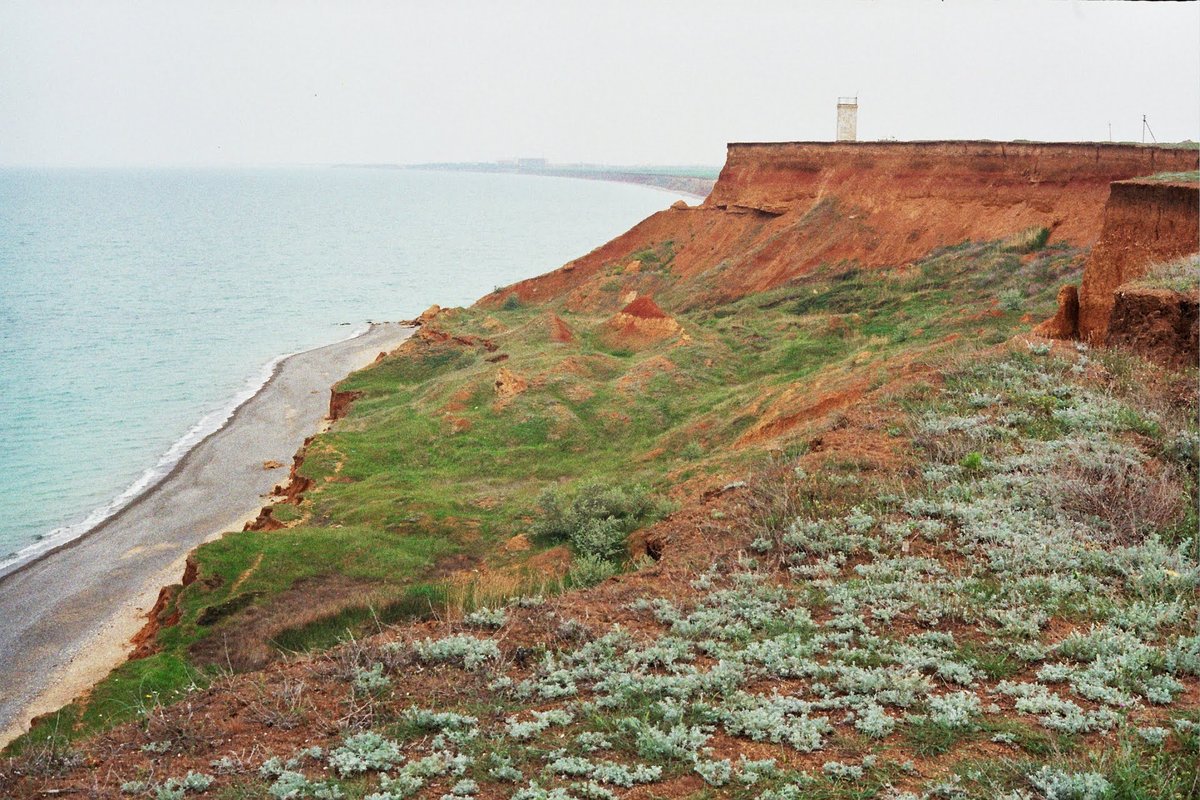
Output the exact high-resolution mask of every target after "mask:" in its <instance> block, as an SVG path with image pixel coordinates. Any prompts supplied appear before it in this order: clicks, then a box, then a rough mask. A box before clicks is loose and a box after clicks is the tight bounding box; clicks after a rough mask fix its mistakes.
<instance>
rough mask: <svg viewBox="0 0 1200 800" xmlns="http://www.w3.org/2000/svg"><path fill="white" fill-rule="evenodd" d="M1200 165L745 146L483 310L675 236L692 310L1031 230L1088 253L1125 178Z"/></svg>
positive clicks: (584, 297)
mask: <svg viewBox="0 0 1200 800" xmlns="http://www.w3.org/2000/svg"><path fill="white" fill-rule="evenodd" d="M1198 163H1200V153H1197V151H1195V150H1184V149H1170V148H1159V147H1147V146H1140V145H1112V144H1014V143H999V142H905V143H900V142H897V143H837V144H835V143H785V144H732V145H730V146H729V153H728V159H727V161H726V164H725V168H724V169H723V170H722V171H721V177H720V179H719V180H718V181H717V184H716V187H715V188H714V189H713V192H712V194H711V195H709V197H708V199H707V200H706V201H705V202H704V203H703V204H702V205H700V206H697V207H690V208H670V209H667V210H665V211H661V212H659V213H657V214H654V215H653V216H651V217H649V218H647V219H645V220H643V221H642V222H641V223H639V224H638V225H636V226H634V227H633V228H632V229H631V230H629V231H628V232H626V233H624V234H622V235H621V236H618V237H617V238H616V239H614V240H612V241H611V242H609V243H607V244H605V245H604V246H602V247H599V248H597V249H596V250H593V251H592V252H591V253H589V254H587V255H586V256H584V257H582V258H579V259H576V260H575V261H573V262H571V263H570V264H568V265H566V266H565V267H563V268H561V269H559V270H555V271H554V272H551V273H548V274H546V275H543V276H541V277H538V278H532V279H530V280H526V281H521V282H519V283H516V284H513V285H512V286H511V287H508V288H507V289H505V290H504V291H501V292H497V293H495V294H493V295H490V296H489V297H487V298H484V299H483V300H481V301H480V304H481V305H484V306H487V305H495V304H498V303H500V302H502V301H503V299H504V298H506V297H508V296H509V295H510V294H516V295H517V296H518V297H519V298H520V300H521V301H522V302H527V303H538V302H545V301H548V300H550V299H554V298H559V297H564V296H567V295H569V294H571V293H572V292H573V291H574V290H576V289H581V287H584V286H585V285H589V284H591V283H593V282H594V281H596V280H599V279H602V278H603V276H604V275H605V274H606V271H607V270H608V269H609V268H610V267H615V266H618V265H623V264H624V263H625V261H626V259H627V257H628V255H629V254H630V253H633V252H636V251H638V250H641V249H644V248H647V247H652V246H655V245H657V244H659V243H661V242H665V241H673V242H674V245H675V257H674V260H673V261H672V264H671V273H672V276H673V277H674V278H675V279H676V282H677V283H676V285H677V288H678V289H679V290H680V291H679V294H680V295H681V296H682V297H684V298H686V303H685V305H686V307H687V308H692V307H698V306H703V305H706V304H710V303H713V302H719V301H722V300H728V299H733V298H737V297H741V296H743V295H745V294H748V293H750V292H755V291H762V290H765V289H770V288H773V287H775V286H778V285H780V284H782V283H785V282H786V281H788V280H790V279H792V278H794V277H796V276H798V275H802V274H804V273H806V272H808V271H810V270H811V269H812V268H814V267H815V266H817V265H819V264H821V263H833V262H837V261H840V260H851V261H856V262H858V263H859V264H860V265H862V266H864V267H879V266H889V265H902V264H906V263H908V262H911V261H912V260H914V259H916V258H919V257H921V256H923V255H925V254H926V253H928V252H930V251H931V250H934V249H936V248H937V247H941V246H946V245H952V244H958V243H960V242H963V241H966V240H975V241H981V240H990V239H999V238H1005V237H1007V236H1011V235H1014V234H1019V233H1020V232H1022V231H1026V230H1029V229H1031V228H1040V227H1045V228H1049V229H1050V230H1051V232H1052V236H1051V238H1052V240H1058V241H1066V242H1070V243H1072V244H1075V245H1083V246H1088V245H1091V244H1093V243H1094V242H1095V241H1096V240H1097V238H1099V236H1100V230H1101V227H1102V223H1103V219H1104V206H1105V201H1106V199H1107V198H1108V192H1109V184H1110V183H1111V182H1112V181H1114V180H1121V179H1126V178H1133V177H1136V176H1139V175H1148V174H1152V173H1154V172H1161V171H1186V170H1194V169H1196V168H1197V166H1198ZM640 277H643V276H626V280H629V279H632V278H640ZM602 294H603V293H594V292H582V291H580V292H579V293H578V298H576V297H574V296H573V297H572V298H571V299H570V300H569V301H568V306H569V307H572V308H579V309H585V308H586V306H585V305H582V304H583V303H586V302H591V303H596V302H597V300H596V298H597V297H600V296H602Z"/></svg>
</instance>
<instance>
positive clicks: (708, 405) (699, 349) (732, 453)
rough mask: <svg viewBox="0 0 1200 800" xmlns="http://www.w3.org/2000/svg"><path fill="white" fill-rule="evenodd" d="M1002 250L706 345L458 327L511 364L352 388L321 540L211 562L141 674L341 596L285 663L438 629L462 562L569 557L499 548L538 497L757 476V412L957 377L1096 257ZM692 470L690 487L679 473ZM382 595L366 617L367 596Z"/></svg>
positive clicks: (530, 328)
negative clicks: (556, 491) (385, 628)
mask: <svg viewBox="0 0 1200 800" xmlns="http://www.w3.org/2000/svg"><path fill="white" fill-rule="evenodd" d="M1005 247H1006V246H1005V244H1004V243H1003V242H992V243H964V244H963V245H960V246H957V247H954V248H947V249H944V250H943V251H940V252H938V253H936V254H934V255H932V256H931V257H929V258H927V259H925V260H923V261H921V262H919V263H917V264H916V265H914V266H913V267H911V268H908V269H906V270H904V271H902V272H899V273H897V272H894V271H887V270H870V271H868V270H858V269H856V268H854V267H853V266H852V265H851V266H849V267H848V266H847V265H844V264H843V265H835V266H830V267H827V268H824V269H821V270H818V271H816V272H814V273H813V274H811V275H807V276H805V277H803V278H800V279H797V280H796V281H794V282H792V283H790V284H787V285H785V286H782V287H779V288H777V289H774V290H771V291H768V292H763V293H760V294H756V295H751V296H748V297H745V298H742V299H740V300H738V301H736V302H733V303H729V304H726V305H723V306H719V307H718V308H716V309H697V310H695V311H693V312H690V313H684V314H680V315H679V321H680V322H681V323H682V325H683V326H684V328H685V330H686V331H687V332H688V334H689V336H690V337H691V341H690V343H689V344H688V345H687V346H683V347H675V346H672V345H673V343H672V342H666V343H663V344H661V345H657V346H652V347H649V348H644V349H635V348H632V347H626V346H624V345H622V344H620V343H614V342H611V341H608V340H606V339H605V337H604V336H603V335H601V333H600V332H601V331H602V330H603V328H602V323H603V321H604V319H605V316H604V315H600V314H597V315H589V314H586V313H584V312H575V313H571V312H568V311H566V310H565V309H557V310H558V311H559V313H561V314H563V315H564V317H566V318H568V319H569V321H570V324H571V326H572V328H573V329H574V330H575V331H576V333H577V337H578V338H577V341H576V343H574V344H571V345H561V344H556V343H552V342H551V341H550V340H549V337H548V335H547V333H546V326H545V321H544V310H543V309H540V308H529V307H517V308H501V309H492V310H488V311H483V310H477V309H467V310H461V311H456V312H454V314H453V315H452V316H451V317H449V318H447V319H446V321H443V322H441V323H440V324H441V325H443V326H444V327H445V328H446V330H447V331H449V332H451V333H453V334H454V335H457V336H460V337H480V338H486V339H488V340H490V341H492V342H493V343H494V348H495V350H494V351H493V350H488V349H486V348H484V347H481V346H463V345H460V344H455V343H447V342H440V343H439V342H433V343H428V344H424V345H423V346H420V347H413V348H410V351H409V353H408V354H405V355H398V356H392V357H389V358H386V359H384V360H383V361H382V362H380V363H379V364H377V365H375V366H374V367H372V368H369V369H366V370H363V371H361V372H358V373H355V374H354V375H352V376H351V377H350V378H348V379H347V380H346V381H344V382H342V384H341V385H340V386H339V388H340V389H342V390H344V391H355V392H359V393H361V397H360V399H358V400H357V401H356V402H355V404H354V405H353V406H352V408H351V411H350V413H349V415H348V416H347V417H346V418H345V419H343V420H341V421H339V423H338V424H337V425H336V426H335V427H334V428H333V430H332V431H330V432H328V433H325V434H322V435H320V436H318V437H317V438H316V439H315V441H314V442H313V443H312V445H311V446H310V447H309V449H308V452H307V456H306V459H305V461H304V463H303V465H302V466H301V467H300V469H299V473H300V474H301V475H303V476H304V477H306V478H309V479H311V480H312V481H313V483H314V486H315V487H316V488H315V489H314V490H311V491H309V492H308V493H307V494H306V495H305V497H304V499H303V502H302V504H301V505H300V506H298V507H293V506H277V507H276V511H275V512H274V514H275V516H276V519H279V520H281V521H285V522H294V521H298V520H301V519H302V520H303V524H301V525H298V526H297V527H293V528H289V529H286V530H281V531H273V532H252V531H247V532H236V533H231V534H227V535H226V536H225V537H223V538H221V539H219V540H217V541H214V542H211V543H209V544H206V545H204V546H202V547H200V548H199V549H198V550H197V551H196V552H195V560H196V563H197V566H198V574H197V580H196V581H195V582H194V583H192V584H191V585H189V586H188V587H186V588H185V589H184V590H183V591H181V592H180V593H179V595H178V598H177V601H176V606H177V610H178V611H179V612H180V614H181V619H180V622H179V623H178V624H176V625H174V626H171V627H168V628H166V629H164V630H162V631H161V632H160V634H159V637H158V644H159V646H160V647H161V648H162V653H160V654H159V655H158V656H155V657H154V658H153V659H148V660H145V661H143V662H134V665H126V667H123V668H122V669H123V670H132V671H136V672H137V673H138V676H139V680H143V681H144V682H149V683H152V684H153V685H154V686H155V687H156V688H157V689H158V691H159V697H160V698H162V699H164V700H168V699H172V698H174V697H176V696H179V695H177V694H176V692H177V691H179V692H183V691H186V687H187V686H189V685H191V684H192V683H194V682H196V681H197V680H198V678H197V676H196V673H197V672H198V671H197V670H195V669H193V668H189V667H187V665H188V664H189V663H190V662H191V660H192V658H193V656H192V654H193V653H195V652H198V651H197V649H196V648H198V647H199V648H202V646H203V643H204V642H206V641H207V642H212V641H214V640H215V639H214V637H223V636H226V635H227V634H230V633H237V632H239V631H240V630H241V628H242V626H243V625H244V624H245V623H244V620H245V619H246V618H247V615H249V614H251V613H257V614H266V615H267V616H270V614H271V613H273V612H272V610H273V609H279V610H280V611H279V613H280V614H282V612H284V611H287V610H288V609H289V608H290V607H291V606H290V605H287V604H303V601H304V599H305V597H306V596H307V593H309V592H317V593H319V592H320V591H321V587H322V586H329V585H332V586H338V585H341V586H345V587H351V588H347V589H346V590H345V591H346V594H347V596H346V597H345V599H344V602H341V603H340V604H339V603H333V604H331V605H330V606H329V611H328V612H327V613H324V612H323V614H322V615H320V616H318V617H317V618H305V619H303V620H302V621H301V622H300V623H297V624H296V625H292V626H286V627H279V628H277V629H275V630H274V631H273V632H272V634H271V636H272V639H273V644H274V646H275V647H276V648H280V649H285V650H307V649H312V648H320V647H325V646H328V645H331V644H333V643H335V642H336V641H338V639H339V638H341V637H342V636H344V635H345V634H346V633H347V632H350V633H355V634H358V633H363V632H369V631H371V630H374V629H375V626H377V625H378V624H380V623H390V622H398V621H402V620H404V619H409V618H414V617H420V616H422V615H424V614H427V613H429V607H430V605H431V604H433V605H437V604H438V603H440V602H445V599H446V597H447V595H446V593H445V591H444V588H439V587H442V584H441V583H440V582H439V578H438V569H439V564H442V563H444V562H445V560H446V559H449V558H456V559H459V562H458V563H462V564H464V565H466V564H473V563H476V562H480V561H482V562H484V563H492V564H493V565H494V566H495V567H497V568H501V569H507V570H517V571H519V570H520V569H522V566H521V565H522V564H523V563H524V562H523V559H526V558H528V557H530V556H535V555H536V554H537V552H538V551H539V549H542V548H544V547H548V546H550V545H551V544H552V543H549V542H544V543H535V548H534V550H533V551H531V552H529V553H526V554H516V555H511V554H505V553H504V551H503V549H502V547H501V545H502V544H503V543H504V542H505V541H506V540H507V539H508V538H509V537H512V536H514V535H516V534H521V533H526V532H528V528H529V522H530V520H531V518H532V515H533V514H534V513H535V508H536V499H537V497H538V495H539V494H540V493H541V492H542V491H543V490H544V489H545V488H546V487H548V486H551V485H555V484H565V485H575V484H578V483H580V482H581V481H583V480H584V479H585V478H586V479H594V480H600V481H607V482H610V483H613V484H617V485H626V486H629V485H633V484H638V483H640V484H643V485H645V486H646V487H647V488H648V489H649V490H650V491H652V492H654V493H657V494H659V495H666V494H668V493H669V492H670V491H671V489H672V488H673V487H674V486H675V485H676V483H677V482H678V481H680V480H687V479H688V478H689V477H692V476H702V475H706V474H712V473H723V474H728V473H730V472H733V473H738V472H742V473H744V472H746V471H747V470H748V469H749V466H750V465H751V464H752V463H754V462H755V461H756V460H757V459H758V458H759V457H760V454H759V451H757V450H755V449H754V448H735V447H732V446H731V445H733V443H734V442H736V441H737V440H738V439H739V437H741V436H742V435H743V434H744V433H745V432H746V430H747V429H748V428H749V427H750V426H752V425H754V424H755V423H756V422H757V421H758V419H759V415H758V414H757V413H756V414H748V413H747V412H746V409H748V408H751V407H759V408H769V407H770V406H771V404H772V403H773V402H777V401H781V399H782V398H784V397H786V396H808V395H812V396H819V393H820V392H822V391H823V390H824V389H825V387H826V386H827V385H828V384H829V382H830V381H836V380H840V379H843V378H848V377H852V376H855V375H863V376H872V379H873V383H874V384H875V385H878V384H879V383H882V382H883V380H884V379H885V378H886V375H887V369H888V368H887V366H886V361H887V359H888V358H890V357H891V356H893V355H896V354H899V353H902V352H921V353H924V354H925V355H924V357H926V358H930V359H940V358H944V357H946V355H947V354H948V353H949V352H953V351H959V350H964V349H965V350H970V349H972V348H977V347H979V346H981V344H982V341H983V339H984V338H985V336H997V335H999V336H1001V337H1007V336H1010V335H1012V334H1014V333H1016V332H1017V331H1019V330H1021V329H1022V328H1023V327H1024V324H1023V323H1021V322H1020V319H1019V318H1020V312H1017V311H1005V310H1002V309H998V306H995V304H996V301H997V297H998V296H999V293H1000V292H1003V291H1005V290H1011V289H1019V290H1020V291H1021V292H1022V295H1023V297H1024V306H1025V309H1026V310H1028V311H1031V312H1034V313H1040V314H1048V313H1050V312H1051V311H1052V310H1053V304H1054V293H1055V291H1056V289H1057V285H1058V283H1059V282H1061V281H1062V280H1064V279H1070V278H1072V277H1076V276H1077V275H1078V270H1079V268H1080V266H1081V259H1082V256H1081V254H1080V253H1079V252H1076V251H1072V250H1069V249H1064V248H1060V247H1053V246H1052V247H1050V248H1045V249H1041V250H1038V251H1036V252H1035V253H1033V254H1032V255H1031V256H1030V257H1029V258H1027V259H1026V263H1024V264H1022V263H1021V261H1020V260H1019V259H1018V258H1017V257H1016V256H1014V255H1013V254H1012V253H1010V252H1007V250H1006V249H1005ZM673 255H674V248H673V245H672V243H671V242H663V243H661V244H660V245H658V246H656V247H653V248H650V249H649V250H648V251H644V252H640V253H632V254H630V255H629V258H626V259H618V261H620V262H621V263H626V262H627V261H628V260H630V259H631V258H633V257H637V258H639V259H641V260H643V265H644V267H646V268H651V269H659V270H667V269H669V266H670V263H671V261H672V259H673ZM989 306H993V307H996V308H997V309H998V310H997V311H996V312H995V313H994V314H992V315H990V316H988V317H986V321H983V320H981V319H980V318H979V317H978V315H976V314H973V313H972V311H973V310H975V309H978V308H980V307H983V308H986V307H989ZM668 307H670V304H668ZM501 353H503V354H505V355H508V356H509V358H508V359H507V360H506V361H504V362H503V364H502V365H498V364H496V363H492V362H489V361H488V360H487V359H489V358H493V357H494V356H495V355H499V354H501ZM567 362H569V363H570V364H571V366H570V368H566V367H565V366H564V364H565V363H567ZM500 366H503V367H505V368H507V369H509V370H511V371H513V372H515V373H517V374H518V375H521V376H523V377H525V378H526V379H528V380H531V381H532V382H533V385H532V386H531V387H530V388H529V389H528V390H526V391H525V392H524V393H522V394H519V395H518V396H516V397H515V398H513V399H512V400H511V402H510V403H509V404H508V405H507V407H504V408H498V407H495V406H494V403H495V400H496V397H495V394H494V388H493V383H494V381H495V376H496V373H497V370H498V369H499V368H500ZM456 425H457V427H456ZM805 441H806V440H797V441H796V442H791V443H787V442H785V443H784V446H785V447H791V448H792V449H793V450H795V448H796V447H799V446H801V445H803V444H804V442H805ZM797 452H798V451H797ZM685 464H686V465H687V466H686V470H687V471H686V472H680V473H673V472H672V470H679V469H681V468H682V467H683V465H685ZM339 582H340V583H339ZM563 583H564V582H563V581H560V582H559V584H556V585H563ZM566 583H569V581H566ZM364 595H369V600H368V601H364V600H361V599H356V597H362V596H364ZM280 604H283V605H280ZM997 668H1000V667H997ZM118 673H121V671H120V670H119V671H118V672H117V673H114V675H113V676H112V677H110V678H109V679H107V680H106V681H104V682H102V684H101V689H100V693H99V695H98V698H100V699H94V700H92V701H91V702H89V703H88V705H87V707H86V709H84V710H82V712H78V711H77V712H76V714H77V715H76V718H74V719H72V720H71V721H72V722H76V721H80V722H81V723H82V727H81V728H80V730H82V731H90V730H94V729H96V728H97V727H103V724H107V722H105V723H101V722H100V721H99V720H100V719H101V718H100V717H99V716H98V715H100V714H103V715H104V716H103V719H104V720H106V721H111V720H114V719H119V718H127V717H128V714H129V713H132V712H119V713H118V712H117V709H116V707H117V705H119V704H118V701H117V700H116V699H115V698H116V697H117V696H121V697H123V698H124V699H123V700H122V701H121V702H124V703H126V704H127V705H130V706H133V701H134V700H135V698H134V697H133V695H132V692H130V691H129V690H128V689H127V688H126V687H128V686H129V685H130V684H131V683H133V682H136V681H132V680H128V679H126V680H124V681H123V682H122V683H120V684H119V686H120V689H118V688H117V686H118V684H117V679H118ZM121 674H123V673H121ZM110 694H111V697H110ZM122 715H124V716H122ZM60 727H62V726H60ZM65 727H67V728H70V727H71V726H70V725H68V726H65Z"/></svg>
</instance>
